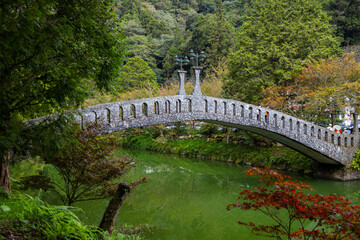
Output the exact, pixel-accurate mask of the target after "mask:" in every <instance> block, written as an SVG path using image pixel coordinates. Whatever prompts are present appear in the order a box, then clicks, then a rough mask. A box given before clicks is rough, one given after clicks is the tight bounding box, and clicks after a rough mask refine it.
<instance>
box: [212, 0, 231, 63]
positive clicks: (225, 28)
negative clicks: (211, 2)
mask: <svg viewBox="0 0 360 240" xmlns="http://www.w3.org/2000/svg"><path fill="white" fill-rule="evenodd" d="M213 28H214V30H213V31H212V32H211V35H210V36H209V44H210V47H209V48H208V50H207V54H208V63H209V65H210V66H217V62H218V61H219V60H220V59H223V58H226V57H227V56H228V54H229V52H230V49H231V47H232V46H233V45H234V44H235V29H234V28H233V27H232V26H231V24H230V23H229V22H228V21H227V20H226V18H225V12H224V8H223V4H222V1H221V0H219V1H218V4H217V8H216V14H215V25H214V26H213Z"/></svg>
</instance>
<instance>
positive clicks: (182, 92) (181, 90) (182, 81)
mask: <svg viewBox="0 0 360 240" xmlns="http://www.w3.org/2000/svg"><path fill="white" fill-rule="evenodd" d="M177 72H178V74H179V78H180V87H179V92H178V95H186V92H185V73H186V71H183V70H178V71H177Z"/></svg>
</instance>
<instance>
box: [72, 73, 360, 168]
mask: <svg viewBox="0 0 360 240" xmlns="http://www.w3.org/2000/svg"><path fill="white" fill-rule="evenodd" d="M193 68H194V69H195V84H194V90H193V93H192V94H191V95H186V93H185V89H184V74H185V72H184V71H178V72H179V75H180V89H179V93H178V95H176V96H168V97H156V98H146V99H145V98H144V99H136V100H132V101H123V102H113V103H106V104H101V105H96V106H90V107H85V108H82V109H79V110H78V112H77V113H76V114H75V118H76V120H77V121H78V123H79V124H80V125H81V126H82V127H84V124H85V123H87V122H93V121H95V122H98V123H100V122H101V123H103V124H104V131H103V134H107V133H112V132H117V131H121V130H125V129H129V128H136V127H144V126H151V125H158V124H168V123H175V122H182V121H202V122H209V123H216V124H221V125H226V126H230V127H236V128H240V129H243V130H247V131H250V132H254V133H257V134H260V135H262V136H264V137H267V138H269V139H272V140H275V141H277V142H280V143H282V144H284V145H286V146H288V147H290V148H292V149H294V150H296V151H298V152H300V153H302V154H304V155H306V156H308V157H310V158H312V159H314V160H316V161H318V162H320V163H325V164H337V165H347V164H349V163H351V161H352V158H353V155H354V153H355V151H356V149H357V147H358V145H359V135H358V133H357V132H355V134H340V133H335V132H333V131H331V130H328V129H326V128H324V127H321V126H318V125H316V124H314V123H311V122H308V121H305V120H302V119H298V118H296V117H293V116H290V115H287V114H284V113H282V112H279V111H275V110H271V109H268V108H263V107H261V106H255V105H252V104H247V103H244V102H239V101H235V100H229V99H221V98H214V97H208V96H204V95H202V94H201V90H200V82H199V73H200V69H201V68H200V67H193ZM356 118H357V116H356ZM355 126H357V121H356V123H355Z"/></svg>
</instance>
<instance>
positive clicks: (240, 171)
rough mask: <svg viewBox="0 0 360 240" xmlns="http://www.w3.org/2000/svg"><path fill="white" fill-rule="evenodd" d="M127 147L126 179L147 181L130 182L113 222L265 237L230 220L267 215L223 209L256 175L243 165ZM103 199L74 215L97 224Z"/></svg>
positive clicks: (331, 184)
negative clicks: (130, 163) (131, 164)
mask: <svg viewBox="0 0 360 240" xmlns="http://www.w3.org/2000/svg"><path fill="white" fill-rule="evenodd" d="M123 153H124V151H122V150H121V151H120V150H119V154H123ZM127 153H128V154H130V155H132V156H133V157H135V158H136V165H137V167H136V168H134V169H133V170H132V171H131V172H130V173H129V174H128V180H129V181H130V180H135V179H138V178H140V177H143V176H146V177H147V178H148V179H149V181H148V182H147V183H144V184H141V185H139V186H138V187H136V189H135V190H134V191H133V192H132V193H131V194H130V195H129V197H128V198H127V199H126V200H125V203H124V205H123V207H122V208H121V210H120V212H119V216H118V219H117V223H116V224H118V225H119V224H120V225H123V224H127V225H139V224H149V225H153V226H158V227H159V228H160V229H161V230H160V231H156V232H155V233H153V234H149V235H147V236H146V237H147V239H166V240H171V239H174V240H175V239H181V240H184V239H199V240H201V239H207V240H211V239H214V240H215V239H217V240H218V239H221V240H226V239H267V238H261V237H259V236H254V235H252V234H251V233H250V232H249V231H248V229H246V228H245V227H242V226H239V225H238V224H237V223H236V222H237V221H239V220H241V221H245V222H246V221H253V222H258V223H264V224H265V223H266V222H268V221H269V219H266V218H265V217H264V216H263V215H261V214H259V213H257V212H249V211H246V212H244V211H240V210H237V209H233V210H231V211H227V210H226V206H227V205H228V204H230V203H234V202H235V201H236V198H237V196H238V193H239V192H240V191H241V190H243V189H247V188H252V187H255V186H257V178H256V177H252V176H245V174H244V170H245V169H246V167H242V166H238V165H233V164H228V163H222V162H210V161H206V160H198V159H188V158H184V157H178V156H174V155H164V154H154V153H149V152H139V151H136V152H131V151H128V152H127ZM294 178H297V179H300V180H302V181H305V182H309V183H310V184H311V186H312V187H313V188H314V189H315V191H317V192H320V193H324V194H331V193H337V194H341V195H345V196H351V195H352V194H353V192H355V191H358V186H359V182H355V181H353V182H335V181H329V180H323V179H312V178H309V177H302V178H300V177H296V176H294ZM107 203H108V200H101V201H100V200H99V201H89V202H85V203H84V202H82V203H77V204H76V206H79V207H81V208H83V209H84V212H83V213H79V215H80V217H81V218H82V219H83V220H84V221H85V222H86V223H87V224H93V225H97V224H99V222H100V220H101V217H102V214H103V212H104V210H105V207H106V206H107Z"/></svg>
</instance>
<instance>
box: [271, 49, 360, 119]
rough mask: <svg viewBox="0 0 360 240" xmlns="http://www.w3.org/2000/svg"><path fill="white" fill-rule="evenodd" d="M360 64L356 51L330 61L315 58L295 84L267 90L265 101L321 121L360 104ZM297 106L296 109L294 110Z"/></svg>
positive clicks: (276, 106)
mask: <svg viewBox="0 0 360 240" xmlns="http://www.w3.org/2000/svg"><path fill="white" fill-rule="evenodd" d="M359 88H360V64H359V63H357V62H356V61H355V59H354V54H353V53H352V54H343V56H341V57H335V58H331V59H329V60H324V59H322V60H319V61H316V60H313V61H311V62H309V63H308V64H307V65H306V66H305V67H303V69H302V72H301V73H300V74H299V75H298V76H296V77H295V80H294V83H293V85H290V86H287V87H286V86H275V87H269V88H267V89H265V90H264V95H265V96H266V98H265V101H266V102H267V103H269V104H270V105H271V106H272V107H273V108H277V109H281V110H283V111H291V112H292V113H293V114H296V115H300V116H302V117H306V118H307V119H309V120H311V121H314V122H318V120H319V118H320V117H321V116H324V115H329V114H333V115H335V114H334V113H335V112H337V111H343V109H345V107H350V106H351V107H354V108H355V110H356V111H357V112H358V111H359V107H360V102H359V100H358V99H359V96H360V92H359ZM294 106H297V107H299V108H296V111H293V109H294Z"/></svg>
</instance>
